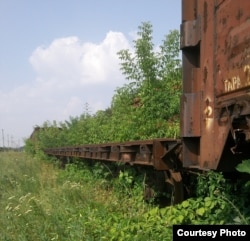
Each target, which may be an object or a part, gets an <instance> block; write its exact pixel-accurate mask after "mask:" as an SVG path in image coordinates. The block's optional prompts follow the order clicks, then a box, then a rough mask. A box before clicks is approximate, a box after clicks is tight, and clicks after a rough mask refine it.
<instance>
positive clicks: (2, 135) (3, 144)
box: [2, 129, 4, 147]
mask: <svg viewBox="0 0 250 241" xmlns="http://www.w3.org/2000/svg"><path fill="white" fill-rule="evenodd" d="M2 138H3V147H4V130H3V129H2Z"/></svg>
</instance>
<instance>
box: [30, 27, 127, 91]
mask: <svg viewBox="0 0 250 241" xmlns="http://www.w3.org/2000/svg"><path fill="white" fill-rule="evenodd" d="M124 48H129V43H128V41H127V40H126V38H125V36H124V35H123V34H122V33H119V32H109V33H107V35H106V37H105V39H104V40H103V41H102V42H101V43H99V44H96V43H81V41H80V40H79V39H78V38H77V37H67V38H61V39H56V40H54V41H53V42H52V43H51V44H50V46H48V47H44V46H41V47H38V48H37V49H36V50H35V51H34V52H33V53H32V56H31V57H30V63H31V64H32V66H33V68H34V70H35V71H36V73H37V77H38V78H37V80H38V81H40V82H44V83H47V82H49V83H52V84H58V86H59V87H61V88H63V87H67V88H68V87H69V86H75V85H79V84H83V85H86V84H87V85H89V84H97V83H98V84H99V83H101V84H102V83H109V82H110V81H111V80H112V78H113V79H115V80H117V79H121V73H120V70H119V60H118V56H117V52H118V51H119V50H121V49H124Z"/></svg>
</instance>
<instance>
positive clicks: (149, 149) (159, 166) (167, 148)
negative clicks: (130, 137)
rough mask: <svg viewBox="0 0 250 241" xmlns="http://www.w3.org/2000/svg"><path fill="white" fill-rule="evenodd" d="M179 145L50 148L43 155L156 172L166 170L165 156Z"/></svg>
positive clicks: (148, 143)
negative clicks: (121, 165)
mask: <svg viewBox="0 0 250 241" xmlns="http://www.w3.org/2000/svg"><path fill="white" fill-rule="evenodd" d="M180 143H181V141H180V140H178V139H155V140H145V141H130V142H124V143H106V144H91V145H81V146H73V147H59V148H50V149H46V150H45V153H46V154H48V155H52V156H56V157H79V158H85V159H94V160H105V161H113V162H123V163H128V164H130V165H145V166H153V167H154V168H155V169H156V170H168V169H169V167H168V165H167V162H166V161H165V159H166V156H167V155H168V154H170V153H172V152H173V151H174V150H175V147H177V146H179V145H180ZM172 154H173V153H172ZM174 154H175V153H174ZM177 154H178V153H176V154H175V155H177ZM163 157H164V159H163Z"/></svg>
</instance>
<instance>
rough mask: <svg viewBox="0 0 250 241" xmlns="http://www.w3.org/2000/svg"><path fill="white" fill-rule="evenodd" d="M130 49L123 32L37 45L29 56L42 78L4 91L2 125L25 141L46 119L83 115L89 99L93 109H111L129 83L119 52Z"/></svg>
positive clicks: (0, 97)
mask: <svg viewBox="0 0 250 241" xmlns="http://www.w3.org/2000/svg"><path fill="white" fill-rule="evenodd" d="M127 48H130V46H129V42H128V41H127V39H126V37H125V36H124V35H123V34H122V33H120V32H109V33H107V35H106V36H105V38H104V40H103V41H102V42H100V43H90V42H88V43H83V42H81V40H80V39H79V38H78V37H76V36H71V37H66V38H59V39H55V40H54V41H52V43H51V44H50V45H49V46H40V47H37V48H36V49H35V50H34V51H33V53H32V54H31V56H30V58H29V61H30V64H31V65H32V67H33V69H34V71H35V74H36V79H35V80H33V81H31V82H29V83H23V84H22V85H21V86H18V87H16V88H15V89H12V90H11V91H9V92H0V112H1V120H0V126H1V128H4V129H6V131H7V130H9V131H8V132H9V133H10V132H11V133H13V134H14V135H16V136H17V138H18V139H22V137H28V136H29V135H30V133H31V131H32V129H33V127H34V126H35V125H40V124H42V123H43V122H44V121H46V120H50V121H53V120H57V121H64V120H66V119H68V118H69V116H77V115H81V114H82V113H83V111H84V104H85V103H88V104H89V106H90V110H91V112H92V113H94V112H96V111H97V110H98V109H105V108H107V107H108V106H109V105H110V102H111V98H112V96H113V94H114V90H115V89H116V88H117V87H118V86H122V85H123V83H124V77H123V76H122V74H121V71H120V66H119V59H118V56H117V52H118V51H119V50H121V49H127ZM2 116H3V118H2Z"/></svg>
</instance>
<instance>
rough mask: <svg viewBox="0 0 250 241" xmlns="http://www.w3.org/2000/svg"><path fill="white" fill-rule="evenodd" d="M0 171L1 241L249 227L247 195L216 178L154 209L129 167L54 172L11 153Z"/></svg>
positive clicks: (0, 158) (205, 178)
mask: <svg viewBox="0 0 250 241" xmlns="http://www.w3.org/2000/svg"><path fill="white" fill-rule="evenodd" d="M0 164H1V170H0V190H1V193H0V239H1V240H3V241H7V240H22V241H27V240H30V241H34V240H39V241H40V240H46V241H47V240H60V241H64V240H65V241H66V240H67V241H68V240H72V241H74V240H76V241H79V240H84V241H85V240H98V241H99V240H115V241H117V240H121V241H126V240H128V241H130V240H133V241H137V240H171V239H172V225H173V224H236V223H242V224H249V223H250V216H249V205H247V202H248V197H249V189H244V192H241V189H240V188H243V187H244V185H243V184H241V185H240V186H238V187H237V192H236V194H235V191H236V189H235V188H236V186H235V185H236V184H231V183H229V182H228V181H226V179H225V178H224V177H223V176H222V174H220V173H216V172H208V173H207V174H206V175H200V176H199V177H198V178H197V182H198V183H196V184H195V186H196V187H197V192H196V197H195V196H194V197H193V198H190V199H187V200H185V201H184V202H182V203H180V204H178V205H176V206H169V207H165V208H159V207H158V206H155V205H153V204H152V203H145V202H144V200H143V190H144V179H145V177H144V175H143V174H142V175H138V174H137V173H136V172H135V171H134V168H132V167H131V168H130V167H128V166H119V167H117V166H115V165H114V166H112V165H111V166H109V165H106V164H103V163H97V164H93V163H87V162H83V161H82V162H79V161H76V162H74V163H72V164H67V165H66V168H65V169H64V170H59V169H57V167H56V165H54V164H50V163H49V162H48V161H46V162H44V161H41V160H39V159H35V158H31V157H28V156H27V155H25V154H24V153H12V152H8V153H0ZM238 185H239V184H238ZM233 190H234V191H233ZM242 200H245V202H242Z"/></svg>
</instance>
